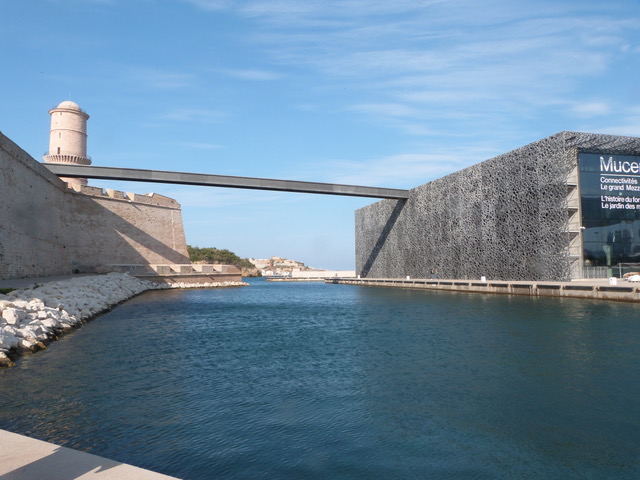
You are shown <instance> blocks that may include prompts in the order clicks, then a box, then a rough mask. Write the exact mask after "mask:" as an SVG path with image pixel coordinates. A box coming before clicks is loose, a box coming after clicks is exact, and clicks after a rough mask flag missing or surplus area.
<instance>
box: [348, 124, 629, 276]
mask: <svg viewBox="0 0 640 480" xmlns="http://www.w3.org/2000/svg"><path fill="white" fill-rule="evenodd" d="M579 151H586V152H593V153H600V152H602V153H625V154H636V155H637V154H638V152H640V139H638V138H631V137H616V136H609V135H596V134H583V133H575V132H561V133H558V134H556V135H553V136H551V137H548V138H546V139H543V140H540V141H538V142H535V143H532V144H530V145H527V146H524V147H522V148H519V149H517V150H514V151H512V152H509V153H506V154H504V155H500V156H498V157H495V158H492V159H490V160H487V161H485V162H482V163H480V164H477V165H473V166H471V167H469V168H466V169H464V170H461V171H459V172H456V173H453V174H451V175H448V176H446V177H443V178H440V179H438V180H434V181H432V182H429V183H427V184H424V185H421V186H419V187H417V188H415V189H413V190H411V193H410V197H409V199H407V200H406V201H404V200H400V201H396V200H383V201H381V202H377V203H375V204H373V205H369V206H367V207H364V208H362V209H360V210H358V211H357V212H356V272H357V274H359V275H361V276H362V277H370V278H404V277H406V276H407V275H409V276H411V277H412V278H459V279H474V278H477V279H479V278H480V277H481V276H486V277H487V278H489V279H499V280H568V279H570V278H571V268H572V263H575V262H576V261H578V260H579V258H575V256H574V257H571V255H570V246H571V245H572V243H573V242H574V240H575V239H576V238H578V239H579V230H576V228H577V229H579V221H578V222H577V223H576V220H575V217H576V215H578V214H579V213H578V210H579V204H578V199H579V195H576V192H575V189H576V188H577V175H576V173H575V171H576V167H577V154H578V152H579ZM570 202H575V203H573V204H570ZM573 225H577V227H574V226H573Z"/></svg>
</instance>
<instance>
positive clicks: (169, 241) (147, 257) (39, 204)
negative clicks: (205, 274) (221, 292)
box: [0, 133, 189, 279]
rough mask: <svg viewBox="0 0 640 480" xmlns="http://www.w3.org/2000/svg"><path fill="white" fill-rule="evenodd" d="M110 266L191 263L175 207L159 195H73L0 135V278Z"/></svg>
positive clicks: (89, 190)
mask: <svg viewBox="0 0 640 480" xmlns="http://www.w3.org/2000/svg"><path fill="white" fill-rule="evenodd" d="M114 263H116V264H143V263H178V264H179V263H189V259H188V255H187V250H186V241H185V235H184V228H183V224H182V215H181V211H180V205H179V204H178V203H177V202H175V201H174V200H172V199H169V198H167V197H162V196H161V195H150V196H148V195H134V194H125V193H123V192H116V191H112V190H109V191H106V192H103V191H102V189H98V188H93V187H78V191H74V190H70V189H68V188H67V187H66V184H65V183H64V182H62V181H61V180H60V179H59V178H58V177H57V176H55V175H53V174H52V173H51V172H49V170H47V169H46V168H45V167H44V166H43V165H41V164H40V163H39V162H37V161H36V160H34V159H33V158H32V157H31V156H29V154H27V153H26V152H25V151H24V150H22V149H21V148H20V147H18V146H17V145H16V144H15V143H13V142H12V141H11V140H9V139H8V138H7V137H6V136H4V135H3V134H2V133H0V279H6V278H20V277H28V276H45V275H59V274H68V273H72V272H74V271H81V272H86V271H93V270H95V268H96V267H99V266H102V265H108V264H114Z"/></svg>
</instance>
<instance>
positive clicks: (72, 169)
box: [44, 163, 409, 199]
mask: <svg viewBox="0 0 640 480" xmlns="http://www.w3.org/2000/svg"><path fill="white" fill-rule="evenodd" d="M44 166H45V167H47V168H48V169H49V170H50V171H51V172H52V173H54V174H56V175H58V176H62V177H65V178H85V179H86V178H95V179H102V180H126V181H131V182H150V183H174V184H181V185H200V186H206V187H226V188H244V189H252V190H275V191H280V192H297V193H317V194H324V195H343V196H349V197H368V198H389V199H407V198H409V190H401V189H397V188H381V187H365V186H359V185H342V184H335V183H319V182H303V181H298V180H276V179H269V178H254V177H234V176H227V175H209V174H203V173H186V172H167V171H162V170H140V169H134V168H113V167H94V166H85V165H64V164H57V163H55V164H54V163H45V164H44Z"/></svg>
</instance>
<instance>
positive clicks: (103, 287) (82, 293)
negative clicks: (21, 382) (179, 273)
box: [0, 273, 246, 367]
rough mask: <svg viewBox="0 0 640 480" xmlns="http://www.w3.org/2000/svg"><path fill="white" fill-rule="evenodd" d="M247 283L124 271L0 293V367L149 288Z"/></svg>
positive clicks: (6, 365) (9, 364)
mask: <svg viewBox="0 0 640 480" xmlns="http://www.w3.org/2000/svg"><path fill="white" fill-rule="evenodd" d="M236 285H237V286H239V285H246V284H244V283H233V284H232V283H225V284H221V283H215V284H214V283H211V284H201V285H193V284H186V283H178V284H174V285H165V284H157V283H153V282H148V281H144V280H139V279H137V278H135V277H132V276H131V275H129V274H126V273H110V274H107V275H96V276H83V277H77V278H73V279H69V280H62V281H57V282H49V283H45V284H43V285H38V284H34V285H33V286H31V287H28V288H24V289H19V290H14V291H12V292H9V293H8V294H6V295H0V367H10V366H13V365H14V362H13V360H14V359H15V357H16V356H17V355H20V354H21V353H23V352H25V351H32V352H35V351H38V350H40V349H43V348H46V345H47V344H48V343H49V342H50V341H52V340H55V339H57V338H58V337H59V336H60V335H62V334H63V333H65V332H67V331H69V330H72V329H74V328H77V327H79V326H80V325H82V324H83V323H85V322H87V321H88V320H90V319H91V318H92V317H94V316H95V315H97V314H99V313H101V312H104V311H106V310H109V309H110V308H112V307H113V306H115V305H117V304H119V303H122V302H124V301H125V300H128V299H129V298H131V297H134V296H136V295H138V294H140V293H142V292H144V291H147V290H157V289H167V288H194V287H200V288H211V287H223V286H236Z"/></svg>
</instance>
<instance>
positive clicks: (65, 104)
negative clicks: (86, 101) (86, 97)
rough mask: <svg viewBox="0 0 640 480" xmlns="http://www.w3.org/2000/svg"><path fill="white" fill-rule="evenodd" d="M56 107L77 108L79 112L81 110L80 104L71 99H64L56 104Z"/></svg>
mask: <svg viewBox="0 0 640 480" xmlns="http://www.w3.org/2000/svg"><path fill="white" fill-rule="evenodd" d="M56 108H66V109H68V110H77V111H79V112H81V111H82V109H81V108H80V105H78V104H77V103H76V102H72V101H71V100H65V101H64V102H61V103H60V105H58V106H57V107H56Z"/></svg>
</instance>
